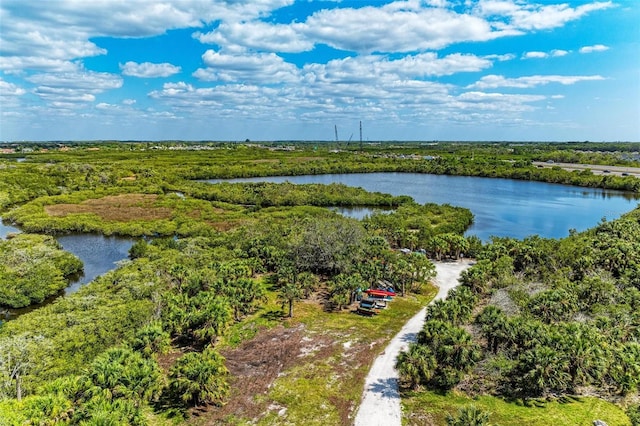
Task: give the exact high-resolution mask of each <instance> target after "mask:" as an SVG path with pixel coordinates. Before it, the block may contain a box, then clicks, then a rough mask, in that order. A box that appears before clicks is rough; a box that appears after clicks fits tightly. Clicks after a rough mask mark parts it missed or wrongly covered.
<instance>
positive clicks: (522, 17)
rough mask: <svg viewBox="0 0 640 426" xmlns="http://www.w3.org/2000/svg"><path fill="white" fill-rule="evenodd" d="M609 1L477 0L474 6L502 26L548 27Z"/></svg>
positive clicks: (541, 28) (533, 28)
mask: <svg viewBox="0 0 640 426" xmlns="http://www.w3.org/2000/svg"><path fill="white" fill-rule="evenodd" d="M614 6H615V5H614V3H613V2H611V1H606V2H590V3H586V4H581V5H580V6H578V7H575V8H573V7H570V6H569V5H568V4H566V3H562V4H546V5H545V4H528V3H525V2H519V1H518V2H516V1H514V0H481V1H480V2H479V3H478V5H477V6H476V10H477V12H478V14H479V15H480V16H485V17H490V18H493V19H495V20H497V21H498V22H502V23H503V26H501V27H502V28H504V29H511V30H525V31H531V30H548V29H552V28H558V27H561V26H563V25H565V24H566V23H567V22H571V21H575V20H577V19H580V18H582V17H583V16H585V15H586V14H588V13H590V12H593V11H597V10H603V9H608V8H611V7H614Z"/></svg>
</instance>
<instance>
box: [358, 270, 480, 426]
mask: <svg viewBox="0 0 640 426" xmlns="http://www.w3.org/2000/svg"><path fill="white" fill-rule="evenodd" d="M435 265H436V271H437V275H436V280H435V281H436V284H437V285H438V287H439V290H438V294H437V295H436V297H435V298H434V299H433V300H438V299H444V298H445V297H446V296H447V293H448V292H449V290H450V289H452V288H454V287H456V286H457V285H458V284H459V282H458V279H459V278H460V274H461V273H462V271H464V270H465V269H467V268H468V267H469V266H470V264H469V262H468V261H461V262H437V263H436V264H435ZM425 314H426V307H425V308H422V309H421V310H420V312H418V313H417V314H416V315H415V316H414V317H413V318H411V319H410V320H409V321H408V322H407V323H406V324H405V325H404V327H402V330H400V332H399V333H398V334H396V335H395V337H394V338H393V339H391V342H389V345H388V346H387V347H386V348H385V350H384V352H382V353H381V354H380V355H379V356H378V358H376V360H375V361H374V362H373V365H372V366H371V370H369V374H368V375H367V378H366V380H365V385H364V393H363V395H362V403H361V404H360V408H359V409H358V412H357V414H356V419H355V423H354V424H355V426H401V424H402V408H401V406H400V392H399V390H398V372H397V371H396V368H395V364H396V358H397V357H398V354H399V353H400V352H401V351H403V350H406V349H407V347H408V346H409V343H411V342H414V341H415V340H416V337H417V335H418V332H419V331H420V329H421V328H422V325H423V324H424V318H425Z"/></svg>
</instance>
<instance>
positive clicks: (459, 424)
mask: <svg viewBox="0 0 640 426" xmlns="http://www.w3.org/2000/svg"><path fill="white" fill-rule="evenodd" d="M488 424H489V413H487V412H484V411H482V410H480V409H478V407H476V406H475V405H466V406H464V407H460V408H458V413H457V414H456V415H455V416H452V415H451V414H447V425H448V426H488Z"/></svg>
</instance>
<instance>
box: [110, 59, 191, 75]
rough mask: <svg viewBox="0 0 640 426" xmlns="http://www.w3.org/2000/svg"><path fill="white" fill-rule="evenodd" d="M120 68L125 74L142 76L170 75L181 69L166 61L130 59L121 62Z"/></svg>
mask: <svg viewBox="0 0 640 426" xmlns="http://www.w3.org/2000/svg"><path fill="white" fill-rule="evenodd" d="M120 69H121V70H122V74H124V75H128V76H132V77H141V78H154V77H169V76H170V75H174V74H178V73H179V72H180V71H181V68H180V67H177V66H175V65H172V64H169V63H166V62H165V63H162V64H153V63H151V62H143V63H141V64H139V63H137V62H132V61H129V62H126V63H125V64H120Z"/></svg>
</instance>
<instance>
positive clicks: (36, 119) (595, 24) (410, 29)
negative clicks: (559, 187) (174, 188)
mask: <svg viewBox="0 0 640 426" xmlns="http://www.w3.org/2000/svg"><path fill="white" fill-rule="evenodd" d="M359 123H362V140H363V141H384V140H407V141H409V140H410V141H416V140H421V141H432V140H443V141H445V140H446V141H455V140H461V141H476V140H479V141H586V140H588V141H635V142H637V141H640V0H611V1H603V0H598V1H589V0H583V1H573V0H561V1H557V0H537V1H534V0H406V1H379V0H371V1H370V0H353V1H352V0H344V1H336V0H332V1H315V0H314V1H310V0H29V1H25V0H0V141H21V140H34V141H46V140H149V141H155V140H211V141H245V140H246V139H249V140H252V141H278V140H327V141H332V140H335V137H336V136H335V130H336V129H337V133H338V139H339V140H340V141H341V142H344V141H348V140H352V141H358V140H359V139H360V130H359Z"/></svg>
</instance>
